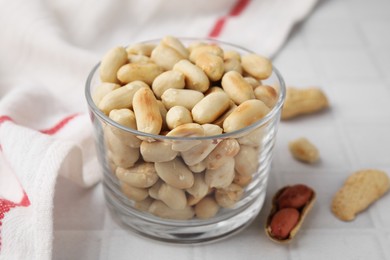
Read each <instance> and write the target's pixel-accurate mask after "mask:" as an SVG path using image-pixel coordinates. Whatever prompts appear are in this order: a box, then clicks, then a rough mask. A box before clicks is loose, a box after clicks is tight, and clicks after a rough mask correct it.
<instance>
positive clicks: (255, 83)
mask: <svg viewBox="0 0 390 260" xmlns="http://www.w3.org/2000/svg"><path fill="white" fill-rule="evenodd" d="M244 80H245V81H246V82H248V83H249V85H251V86H252V88H253V90H255V89H256V87H258V86H260V85H261V81H260V80H258V79H255V78H254V77H244ZM255 96H256V93H255ZM256 98H257V97H256Z"/></svg>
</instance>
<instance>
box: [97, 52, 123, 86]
mask: <svg viewBox="0 0 390 260" xmlns="http://www.w3.org/2000/svg"><path fill="white" fill-rule="evenodd" d="M127 62H128V60H127V53H126V50H125V48H123V47H115V48H113V49H111V50H109V51H108V52H107V53H106V54H105V55H104V57H103V59H102V62H101V63H100V69H99V70H100V80H101V81H102V82H111V83H119V80H118V78H117V71H118V70H119V68H120V67H122V66H123V65H125V64H126V63H127Z"/></svg>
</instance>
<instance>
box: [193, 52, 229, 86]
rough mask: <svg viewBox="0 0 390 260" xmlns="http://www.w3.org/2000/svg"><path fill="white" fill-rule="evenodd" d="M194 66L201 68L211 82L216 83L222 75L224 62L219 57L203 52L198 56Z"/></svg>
mask: <svg viewBox="0 0 390 260" xmlns="http://www.w3.org/2000/svg"><path fill="white" fill-rule="evenodd" d="M195 64H196V65H197V66H198V67H199V68H201V69H202V70H203V71H204V73H206V75H207V77H208V78H209V79H210V80H211V81H218V80H220V79H221V78H222V75H223V73H224V62H223V60H222V58H221V57H219V56H217V55H214V54H212V53H208V52H204V53H202V54H200V55H199V56H198V58H197V59H196V61H195Z"/></svg>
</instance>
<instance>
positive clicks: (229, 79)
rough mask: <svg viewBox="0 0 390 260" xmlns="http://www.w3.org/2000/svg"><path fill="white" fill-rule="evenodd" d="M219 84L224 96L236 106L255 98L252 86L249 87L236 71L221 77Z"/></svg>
mask: <svg viewBox="0 0 390 260" xmlns="http://www.w3.org/2000/svg"><path fill="white" fill-rule="evenodd" d="M221 84H222V88H223V90H225V92H226V94H228V95H229V97H230V98H231V99H232V100H233V101H234V103H236V104H237V105H240V104H241V103H243V102H244V101H246V100H249V99H254V98H255V94H254V93H253V88H252V86H251V85H249V83H247V82H246V81H245V80H244V78H243V77H242V75H241V74H240V73H238V72H237V71H229V72H227V73H225V75H223V77H222V81H221Z"/></svg>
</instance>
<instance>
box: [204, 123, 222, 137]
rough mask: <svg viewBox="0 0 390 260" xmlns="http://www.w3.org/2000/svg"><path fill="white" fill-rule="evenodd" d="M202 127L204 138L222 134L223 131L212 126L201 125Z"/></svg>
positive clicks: (216, 126)
mask: <svg viewBox="0 0 390 260" xmlns="http://www.w3.org/2000/svg"><path fill="white" fill-rule="evenodd" d="M202 127H203V130H204V135H205V136H213V135H220V134H222V132H223V129H222V128H221V127H219V126H218V125H214V124H203V125H202Z"/></svg>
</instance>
